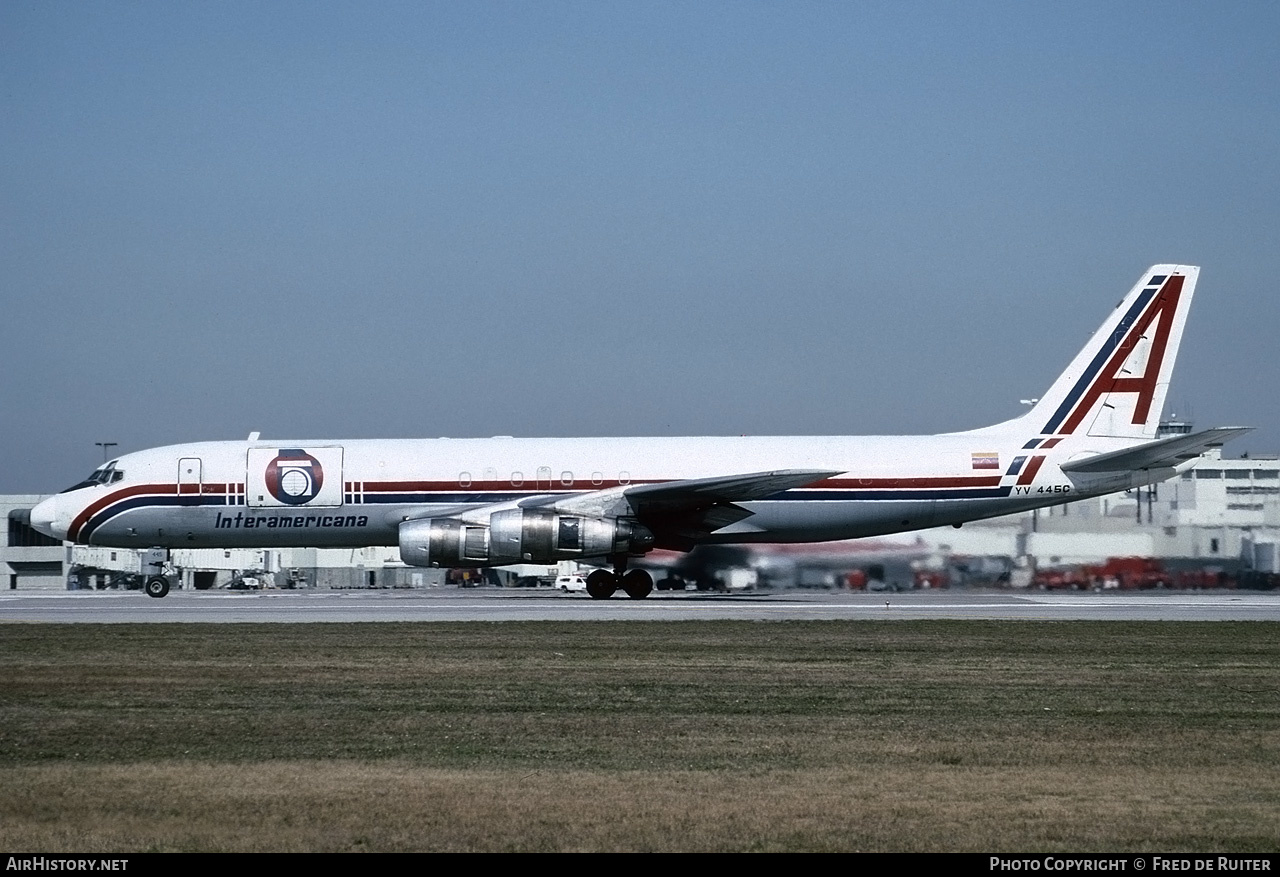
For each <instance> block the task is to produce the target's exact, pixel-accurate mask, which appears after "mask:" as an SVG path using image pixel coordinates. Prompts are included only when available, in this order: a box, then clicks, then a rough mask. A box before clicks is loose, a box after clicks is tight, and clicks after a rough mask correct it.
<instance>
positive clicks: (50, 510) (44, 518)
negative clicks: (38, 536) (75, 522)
mask: <svg viewBox="0 0 1280 877" xmlns="http://www.w3.org/2000/svg"><path fill="white" fill-rule="evenodd" d="M31 526H32V527H33V528H35V529H36V530H39V531H40V532H41V533H43V534H45V535H46V536H51V537H53V538H54V539H66V538H67V525H66V521H59V520H58V498H57V497H56V496H54V497H50V498H49V499H46V500H45V501H44V502H41V503H37V504H36V507H35V508H33V509H32V510H31Z"/></svg>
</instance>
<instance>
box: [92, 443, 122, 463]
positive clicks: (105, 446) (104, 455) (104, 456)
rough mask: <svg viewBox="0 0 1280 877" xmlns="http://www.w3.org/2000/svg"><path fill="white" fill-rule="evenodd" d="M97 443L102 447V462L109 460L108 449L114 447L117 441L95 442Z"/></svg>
mask: <svg viewBox="0 0 1280 877" xmlns="http://www.w3.org/2000/svg"><path fill="white" fill-rule="evenodd" d="M94 444H95V445H97V446H98V447H100V448H102V462H104V463H105V462H107V449H108V448H114V447H115V446H116V444H117V442H94Z"/></svg>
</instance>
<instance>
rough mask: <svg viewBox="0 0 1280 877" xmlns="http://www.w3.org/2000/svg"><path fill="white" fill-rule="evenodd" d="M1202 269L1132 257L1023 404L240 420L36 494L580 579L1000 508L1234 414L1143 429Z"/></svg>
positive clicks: (84, 518)
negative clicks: (634, 434) (455, 423)
mask: <svg viewBox="0 0 1280 877" xmlns="http://www.w3.org/2000/svg"><path fill="white" fill-rule="evenodd" d="M1198 275H1199V269H1198V268H1195V267H1193V266H1189V265H1155V266H1153V267H1152V268H1151V269H1149V270H1148V271H1147V272H1146V273H1144V274H1143V275H1142V277H1141V278H1140V279H1139V281H1138V283H1137V285H1135V286H1134V287H1133V289H1132V290H1130V292H1129V294H1128V295H1126V296H1125V297H1124V300H1123V301H1121V302H1120V304H1119V305H1118V306H1117V308H1116V309H1115V311H1114V312H1112V314H1111V315H1110V316H1109V317H1108V318H1107V320H1106V322H1105V323H1103V324H1102V327H1101V328H1100V329H1098V331H1097V332H1096V333H1095V334H1094V335H1093V337H1092V338H1091V339H1090V340H1089V343H1088V344H1087V345H1085V347H1084V349H1083V350H1082V351H1080V353H1079V354H1078V355H1077V356H1076V358H1075V359H1074V360H1072V361H1071V364H1070V365H1069V366H1068V367H1067V369H1066V371H1065V372H1063V373H1062V375H1061V376H1060V377H1059V378H1058V379H1057V380H1056V381H1055V382H1054V384H1053V386H1052V387H1050V388H1049V391H1048V392H1047V393H1045V394H1044V395H1043V396H1042V397H1041V398H1040V399H1039V401H1038V402H1037V403H1036V404H1035V405H1034V407H1032V408H1031V410H1030V411H1028V412H1027V413H1026V414H1024V415H1023V416H1021V417H1018V418H1016V419H1014V420H1010V421H1007V422H1005V423H1000V424H997V425H995V426H990V427H986V428H983V429H975V430H970V431H967V432H955V433H946V434H943V435H933V436H850V437H814V436H791V437H777V436H743V437H714V438H713V437H704V438H593V439H585V438H532V439H516V438H508V437H498V438H487V439H412V440H352V441H263V440H260V439H259V438H258V436H257V434H254V435H251V436H250V437H249V440H248V441H223V442H204V443H198V444H185V445H174V446H171V447H164V448H157V449H154V450H148V451H139V452H138V453H133V454H126V455H124V456H122V457H120V458H119V459H117V460H114V461H112V462H110V463H108V464H106V465H104V466H103V467H102V468H101V469H98V470H97V471H95V472H94V473H93V474H92V475H91V476H90V477H89V478H88V479H87V480H86V481H84V482H82V483H80V484H77V485H75V486H74V487H71V488H69V489H67V490H65V491H63V492H62V493H60V494H58V495H57V496H54V497H52V498H50V499H47V500H45V501H44V502H42V503H40V504H39V505H38V506H36V508H35V509H33V510H32V512H31V523H32V526H34V527H35V528H36V529H37V530H40V531H41V532H43V533H46V534H49V535H50V536H53V537H55V538H58V539H65V540H70V541H72V542H78V543H84V544H89V545H109V546H116V547H121V548H143V549H147V548H150V549H157V550H156V551H152V552H149V556H150V557H151V558H152V560H153V564H152V566H151V571H152V572H153V573H155V574H154V575H152V576H151V577H150V578H149V579H148V581H147V586H146V589H147V593H149V594H151V595H152V596H154V597H163V596H164V595H165V594H166V593H167V592H168V590H169V581H168V579H167V578H166V577H165V576H164V575H163V570H164V569H165V567H164V566H163V564H162V561H163V560H164V559H165V558H167V549H171V548H176V547H215V546H216V547H223V548H232V547H272V546H280V547H284V546H311V547H360V546H368V545H398V546H399V548H400V557H401V558H402V559H403V560H404V562H405V563H407V564H411V565H414V566H431V567H436V566H439V567H482V566H502V565H507V564H515V563H530V562H532V563H551V562H555V561H559V560H565V559H574V560H578V559H600V560H602V561H603V562H605V563H607V565H608V566H609V567H612V571H610V570H609V569H599V570H596V571H595V572H593V573H592V574H591V575H590V576H589V577H588V580H587V588H588V591H589V593H590V594H591V596H592V597H596V598H605V597H609V596H611V595H612V594H613V593H614V592H615V591H616V590H618V589H619V588H621V589H622V590H623V591H625V592H626V593H627V594H628V595H630V596H631V597H634V598H641V597H645V596H647V595H648V594H649V593H650V591H651V590H652V588H653V580H652V579H651V578H650V576H649V574H648V573H647V572H645V571H644V570H642V569H631V570H629V571H628V570H627V562H628V559H629V558H633V557H640V556H643V555H644V554H645V553H646V552H648V551H650V550H651V549H654V548H666V549H676V550H681V551H687V550H689V549H690V548H692V547H693V546H695V545H698V544H703V543H743V542H821V541H827V540H836V539H851V538H856V537H861V536H875V535H881V534H885V533H894V532H901V531H906V530H917V529H921V528H924V527H934V526H940V525H944V524H952V525H956V526H958V525H960V524H961V523H963V522H965V521H974V520H978V519H981V518H990V517H996V516H998V515H1005V514H1009V513H1011V512H1018V511H1023V510H1027V509H1032V508H1037V507H1041V506H1048V505H1055V504H1058V503H1063V502H1068V501H1071V500H1077V499H1082V498H1085V497H1091V496H1101V495H1103V494H1108V493H1114V492H1116V491H1120V490H1125V489H1128V488H1133V487H1139V486H1142V485H1146V484H1152V483H1155V482H1158V481H1163V480H1165V479H1167V478H1170V477H1172V476H1173V475H1175V474H1176V473H1179V472H1181V471H1183V470H1185V469H1187V468H1189V467H1190V466H1191V465H1192V464H1193V463H1194V461H1195V458H1196V457H1197V456H1198V455H1200V454H1202V453H1203V452H1204V451H1205V450H1207V449H1208V448H1210V447H1216V446H1219V445H1221V444H1222V443H1223V442H1224V441H1226V440H1227V439H1230V438H1232V437H1234V436H1236V435H1238V434H1240V433H1243V432H1246V431H1247V429H1246V428H1239V427H1222V428H1218V429H1210V430H1206V431H1204V432H1200V433H1196V434H1193V435H1179V436H1175V437H1172V438H1165V439H1157V438H1156V427H1157V425H1158V420H1159V417H1160V413H1161V410H1162V408H1163V405H1164V400H1165V396H1166V393H1167V391H1168V388H1169V378H1170V374H1171V373H1172V371H1173V364H1174V358H1175V356H1176V354H1177V352H1178V345H1179V342H1180V341H1181V339H1182V330H1183V326H1184V325H1185V323H1186V318H1187V309H1188V307H1189V306H1190V304H1191V298H1192V294H1193V293H1194V292H1195V286H1196V278H1197V277H1198Z"/></svg>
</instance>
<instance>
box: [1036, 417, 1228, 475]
mask: <svg viewBox="0 0 1280 877" xmlns="http://www.w3.org/2000/svg"><path fill="white" fill-rule="evenodd" d="M1252 429H1253V427H1251V426H1219V427H1216V428H1214V429H1206V430H1204V431H1202V432H1197V433H1192V434H1191V435H1175V436H1172V437H1171V438H1166V439H1157V440H1156V441H1154V442H1147V443H1145V444H1141V445H1137V446H1136V447H1132V448H1125V449H1124V450H1122V451H1112V452H1110V453H1108V454H1096V455H1095V456H1092V457H1085V458H1084V459H1082V460H1069V461H1068V462H1066V463H1063V464H1062V466H1061V468H1062V471H1063V472H1066V473H1068V474H1070V473H1072V472H1082V473H1092V472H1132V471H1135V470H1138V469H1161V468H1171V467H1174V466H1177V465H1179V464H1180V463H1185V462H1187V461H1188V460H1194V459H1195V458H1196V457H1198V456H1200V455H1201V454H1203V453H1204V452H1205V451H1207V450H1210V449H1211V448H1220V447H1222V445H1223V444H1224V443H1226V442H1228V441H1230V440H1231V439H1233V438H1235V437H1236V436H1240V435H1244V434H1245V433H1246V432H1250V431H1251V430H1252Z"/></svg>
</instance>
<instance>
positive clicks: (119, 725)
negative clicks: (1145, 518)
mask: <svg viewBox="0 0 1280 877" xmlns="http://www.w3.org/2000/svg"><path fill="white" fill-rule="evenodd" d="M0 658H2V659H3V666H4V671H3V678H0V849H5V850H13V851H16V850H26V851H36V852H63V851H68V852H69V851H97V852H117V851H119V852H140V851H148V850H214V851H217V850H281V851H289V850H307V851H328V850H337V851H346V850H441V851H445V850H454V851H466V850H475V851H484V850H487V851H499V850H503V851H514V850H521V851H569V850H600V851H622V850H651V851H702V850H723V851H748V850H762V851H797V850H800V851H807V850H812V851H830V850H866V851H982V852H1032V851H1038V852H1057V851H1076V852H1087V851H1100V852H1179V851H1182V852H1275V851H1276V850H1277V849H1280V630H1278V629H1277V628H1276V626H1274V625H1270V624H1266V623H1186V622H1184V623H1156V622H1151V623H1122V622H1098V623H1092V622H1071V623H1056V624H1055V623H1040V622H980V621H954V622H949V621H921V622H894V621H880V622H770V623H738V622H708V623H699V622H675V623H671V622H668V623H661V622H655V623H644V622H618V623H613V622H600V623H566V624H559V623H547V622H535V623H514V622H504V623H460V624H441V623H432V624H335V625H284V624H282V625H187V624H184V625H101V626H97V625H66V626H61V625H4V626H0Z"/></svg>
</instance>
